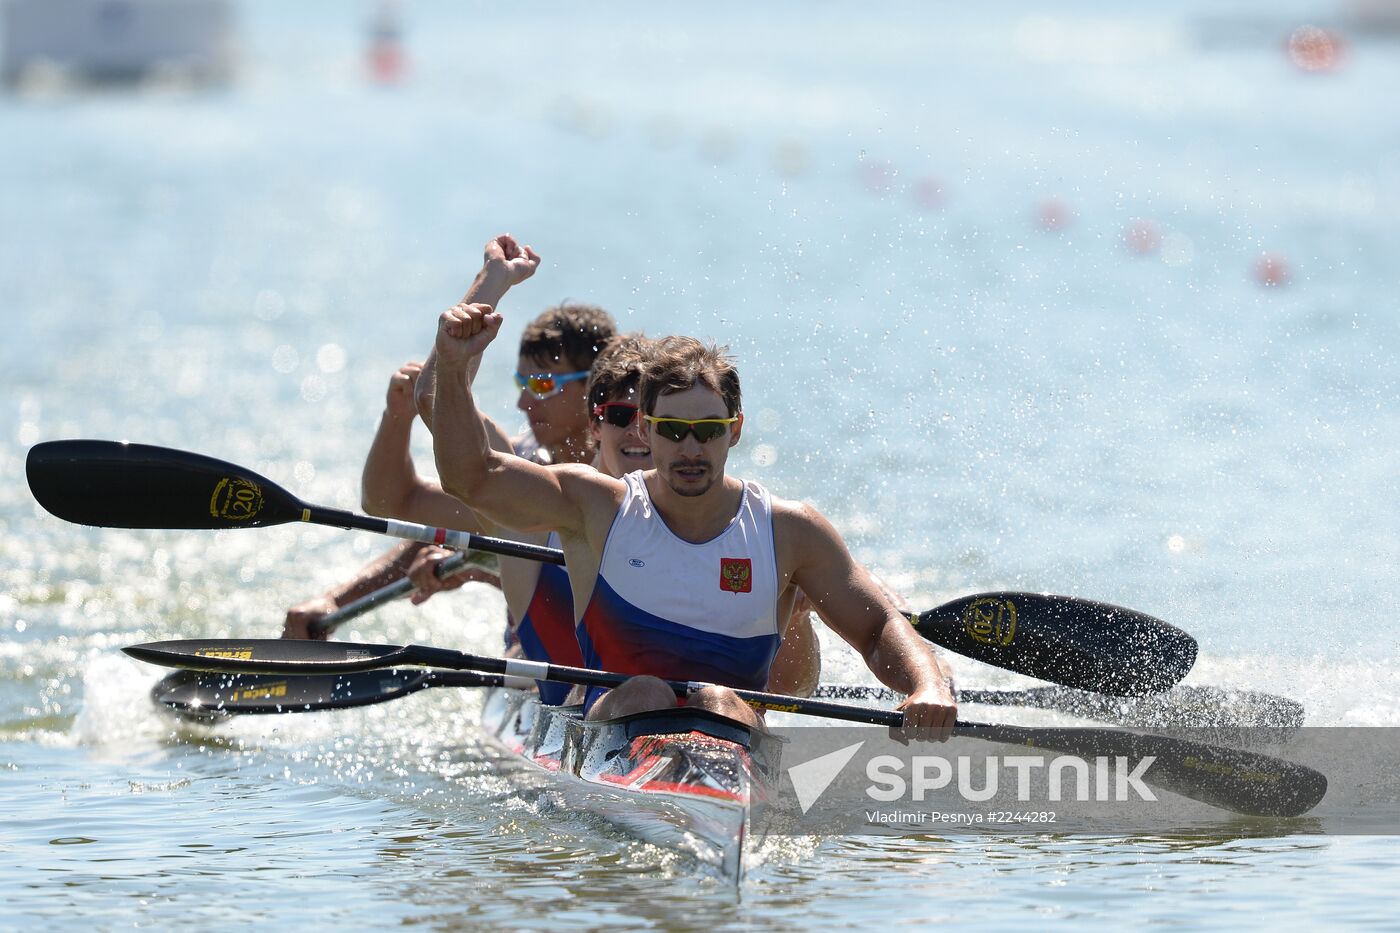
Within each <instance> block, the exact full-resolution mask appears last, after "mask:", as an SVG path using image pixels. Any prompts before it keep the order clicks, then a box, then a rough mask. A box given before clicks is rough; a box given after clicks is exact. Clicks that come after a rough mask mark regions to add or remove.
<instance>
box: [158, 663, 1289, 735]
mask: <svg viewBox="0 0 1400 933" xmlns="http://www.w3.org/2000/svg"><path fill="white" fill-rule="evenodd" d="M506 680H510V681H512V683H510V684H504V683H503V682H502V681H503V679H502V677H501V676H500V675H496V674H476V673H467V672H460V671H449V670H413V669H408V668H403V669H395V670H389V671H360V672H357V673H345V674H303V675H298V676H292V677H288V676H285V675H277V674H237V675H234V674H209V673H191V672H189V671H180V672H177V673H174V674H171V675H170V676H169V677H168V678H166V679H165V680H162V681H161V682H160V683H159V684H157V685H156V686H155V687H154V688H153V689H152V691H151V698H152V699H153V700H155V702H157V703H159V704H161V705H162V706H165V707H167V708H169V709H171V710H173V711H175V712H178V713H180V714H181V715H194V716H200V717H213V716H224V715H235V714H236V715H243V714H266V713H297V712H310V711H314V710H331V709H348V708H350V707H354V706H366V705H369V704H371V703H384V702H387V701H389V700H396V699H399V698H400V697H405V696H408V695H409V694H412V693H417V692H418V691H420V690H425V689H427V688H429V687H500V686H506V685H508V686H519V687H528V686H529V685H530V682H529V681H524V680H517V679H515V678H506ZM812 696H813V697H815V698H817V699H828V700H865V701H877V702H878V701H897V700H902V699H904V697H903V695H901V694H899V693H896V692H895V691H893V690H891V689H890V688H888V687H874V686H866V685H864V684H822V685H820V686H819V687H817V689H816V690H815V691H814V692H813V694H812ZM958 702H959V703H980V704H982V705H984V706H1028V707H1033V708H1036V709H1047V710H1054V711H1056V712H1064V713H1069V714H1071V715H1075V716H1082V717H1084V718H1086V719H1098V720H1100V721H1104V722H1110V723H1115V724H1119V725H1131V726H1139V727H1146V728H1154V727H1155V728H1162V727H1168V726H1180V727H1225V726H1229V727H1241V726H1252V727H1276V728H1280V727H1281V728H1296V727H1297V726H1300V725H1302V720H1303V708H1302V706H1300V705H1299V704H1297V703H1294V702H1293V701H1292V700H1288V699H1285V698H1283V697H1277V696H1271V695H1269V694H1267V693H1254V692H1252V691H1234V690H1222V689H1220V688H1219V687H1181V686H1178V687H1175V688H1173V689H1172V690H1171V691H1169V692H1167V693H1165V694H1162V695H1160V696H1154V697H1144V698H1141V699H1136V700H1108V699H1105V698H1104V697H1100V696H1098V695H1096V694H1092V693H1084V692H1081V691H1078V690H1068V689H1066V688H1063V687H1039V688H1035V689H1031V690H959V691H958Z"/></svg>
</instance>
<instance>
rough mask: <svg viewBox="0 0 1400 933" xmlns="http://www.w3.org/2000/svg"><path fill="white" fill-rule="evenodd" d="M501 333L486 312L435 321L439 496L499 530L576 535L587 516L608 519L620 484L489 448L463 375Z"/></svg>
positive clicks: (452, 312) (460, 311)
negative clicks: (449, 497)
mask: <svg viewBox="0 0 1400 933" xmlns="http://www.w3.org/2000/svg"><path fill="white" fill-rule="evenodd" d="M500 326H501V318H500V315H498V314H496V313H495V312H494V311H492V310H491V309H490V308H488V307H486V306H484V305H468V306H466V307H462V306H460V305H459V306H457V307H455V308H451V309H449V310H447V311H445V312H443V314H442V316H441V318H440V320H439V326H438V339H437V345H436V349H437V353H438V362H437V369H436V372H435V373H434V378H435V380H436V382H437V387H436V390H435V395H436V399H435V402H434V404H433V411H432V418H433V454H434V456H435V458H436V460H437V468H438V475H439V476H440V477H441V481H442V488H443V489H444V490H445V491H446V492H448V493H450V494H451V495H453V496H455V497H457V498H458V499H460V500H461V501H462V502H464V503H466V504H467V505H468V506H470V507H471V508H472V509H474V510H475V511H477V512H478V513H480V514H481V515H482V516H484V517H485V518H486V519H487V520H489V521H492V522H495V523H496V524H498V525H501V526H503V527H506V528H514V529H517V530H520V531H549V530H557V531H558V532H559V533H560V534H561V535H564V536H568V535H571V534H572V535H581V534H583V533H584V532H585V525H586V519H587V517H588V516H589V515H592V514H600V515H606V516H608V517H611V515H612V511H613V510H614V509H615V507H616V503H617V500H618V498H619V497H620V496H621V491H620V490H621V486H622V484H621V483H620V482H619V481H618V480H615V479H613V478H612V477H609V476H604V475H603V474H601V473H599V472H598V471H597V470H595V469H593V468H592V467H587V466H582V465H579V466H557V467H543V466H540V465H539V464H535V463H530V462H529V461H527V460H523V459H521V458H520V457H517V456H515V455H514V454H511V453H507V452H505V451H501V450H497V449H495V448H494V447H493V446H492V444H491V442H490V435H489V434H488V431H487V429H486V426H485V424H484V423H483V421H482V418H481V414H480V412H479V411H478V410H477V407H476V402H475V400H474V399H473V397H472V391H471V386H470V383H469V380H468V375H469V373H470V365H471V358H472V357H474V356H480V354H481V353H482V352H483V351H484V350H485V349H486V347H487V346H488V345H489V344H490V342H491V341H492V340H493V339H494V338H495V336H496V334H497V333H498V332H499V331H500Z"/></svg>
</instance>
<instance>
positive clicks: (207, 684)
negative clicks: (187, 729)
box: [151, 669, 485, 718]
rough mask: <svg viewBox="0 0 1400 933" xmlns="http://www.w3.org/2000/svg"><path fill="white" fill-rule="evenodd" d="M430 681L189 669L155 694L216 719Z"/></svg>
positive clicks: (364, 700) (405, 676)
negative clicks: (213, 671)
mask: <svg viewBox="0 0 1400 933" xmlns="http://www.w3.org/2000/svg"><path fill="white" fill-rule="evenodd" d="M483 679H485V678H483ZM431 686H433V683H432V675H431V674H429V673H428V672H427V671H421V670H411V669H410V670H403V669H391V670H387V671H364V672H361V673H357V674H309V675H303V676H285V675H278V674H208V673H185V674H175V675H172V676H171V677H168V678H166V679H165V680H163V681H161V682H160V684H158V685H157V686H156V689H155V690H153V691H152V692H151V698H152V699H153V700H155V701H156V702H157V703H159V704H161V705H162V706H165V707H167V708H169V709H170V710H172V711H174V712H176V713H179V714H181V715H184V716H193V717H197V718H213V717H222V716H228V715H250V714H251V715H261V714H270V713H304V712H312V711H314V710H324V709H349V708H350V707H353V706H368V705H370V704H372V703H383V702H385V701H386V700H394V699H397V698H399V697H401V696H407V695H408V694H410V693H416V692H417V691H419V690H422V689H424V688H426V687H431Z"/></svg>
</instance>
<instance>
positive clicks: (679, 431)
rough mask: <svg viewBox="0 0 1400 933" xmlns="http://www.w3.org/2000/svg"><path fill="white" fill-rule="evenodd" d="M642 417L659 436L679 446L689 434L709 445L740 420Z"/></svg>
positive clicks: (736, 418) (735, 418)
mask: <svg viewBox="0 0 1400 933" xmlns="http://www.w3.org/2000/svg"><path fill="white" fill-rule="evenodd" d="M642 417H643V418H644V419H646V421H647V422H648V423H649V424H650V425H651V426H652V428H653V429H654V430H655V431H656V433H657V434H660V435H661V436H662V437H664V438H666V440H668V441H675V442H676V443H677V444H679V443H680V442H681V441H683V440H685V436H686V435H687V434H694V435H695V439H696V440H697V441H699V442H700V443H702V444H708V443H709V442H710V441H712V440H714V439H715V438H717V437H719V436H720V435H721V434H723V433H724V432H726V431H728V430H729V426H730V425H731V424H733V423H734V422H736V421H738V420H739V418H738V417H737V416H735V417H733V418H700V419H698V420H696V421H691V420H689V419H687V418H656V417H653V416H651V415H642Z"/></svg>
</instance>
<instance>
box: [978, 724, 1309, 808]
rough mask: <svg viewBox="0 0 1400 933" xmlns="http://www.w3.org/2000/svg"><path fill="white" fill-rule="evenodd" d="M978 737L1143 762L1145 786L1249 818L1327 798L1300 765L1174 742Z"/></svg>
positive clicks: (1112, 736)
mask: <svg viewBox="0 0 1400 933" xmlns="http://www.w3.org/2000/svg"><path fill="white" fill-rule="evenodd" d="M979 731H980V737H981V738H985V739H989V740H990V741H993V742H1006V743H1007V744H1011V745H1017V746H1031V747H1035V748H1043V749H1046V750H1050V751H1059V752H1067V753H1068V754H1071V755H1074V756H1076V757H1079V758H1082V759H1084V760H1086V761H1093V760H1094V759H1095V758H1098V757H1104V758H1108V759H1113V758H1116V757H1118V756H1123V757H1125V758H1127V759H1128V760H1130V761H1143V760H1144V759H1146V758H1149V757H1150V758H1152V759H1153V761H1152V762H1151V763H1150V765H1148V766H1147V767H1146V768H1145V773H1144V774H1143V777H1142V780H1143V782H1144V783H1146V784H1148V785H1151V786H1153V787H1158V788H1161V789H1163V790H1169V791H1171V792H1172V793H1175V794H1180V795H1182V796H1183V797H1190V798H1191V799H1192V800H1199V801H1201V802H1202V803H1208V804H1210V805H1211V806H1213V807H1220V808H1221V809H1223V810H1229V811H1231V812H1233V813H1243V814H1246V815H1249V816H1301V815H1302V814H1304V813H1307V812H1308V811H1309V810H1311V809H1312V808H1313V807H1315V806H1317V805H1318V803H1319V802H1320V801H1321V800H1322V798H1323V797H1324V796H1325V795H1326V793H1327V778H1326V776H1325V775H1323V774H1322V773H1321V772H1318V771H1315V770H1313V769H1312V768H1309V767H1307V766H1306V765H1300V764H1296V763H1294V762H1291V761H1285V760H1283V759H1282V758H1274V757H1272V756H1269V755H1260V754H1256V753H1255V752H1249V751H1245V750H1244V749H1239V748H1226V747H1222V746H1219V745H1210V744H1207V743H1205V742H1196V741H1193V740H1190V739H1186V738H1181V737H1177V736H1168V735H1147V734H1142V733H1136V732H1120V731H1117V730H1109V729H1028V728H1024V727H1021V726H999V725H998V726H983V727H981V728H980V730H979ZM1187 734H1190V733H1189V732H1188V733H1187Z"/></svg>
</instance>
